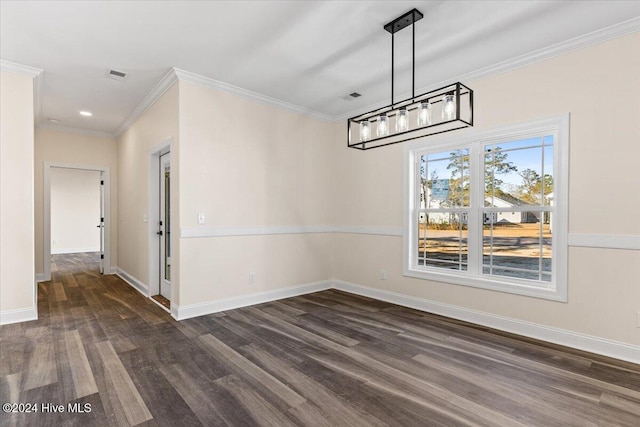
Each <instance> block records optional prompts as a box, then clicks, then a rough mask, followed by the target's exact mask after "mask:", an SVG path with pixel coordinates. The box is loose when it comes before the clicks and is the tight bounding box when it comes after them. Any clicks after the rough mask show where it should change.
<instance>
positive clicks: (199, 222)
mask: <svg viewBox="0 0 640 427" xmlns="http://www.w3.org/2000/svg"><path fill="white" fill-rule="evenodd" d="M198 224H204V214H203V213H199V214H198Z"/></svg>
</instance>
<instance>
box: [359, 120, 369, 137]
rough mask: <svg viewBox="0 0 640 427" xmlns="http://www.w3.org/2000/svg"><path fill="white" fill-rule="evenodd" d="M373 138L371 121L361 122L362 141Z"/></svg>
mask: <svg viewBox="0 0 640 427" xmlns="http://www.w3.org/2000/svg"><path fill="white" fill-rule="evenodd" d="M370 138H371V128H370V127H369V121H368V120H365V121H364V122H360V142H364V141H368V140H369V139H370Z"/></svg>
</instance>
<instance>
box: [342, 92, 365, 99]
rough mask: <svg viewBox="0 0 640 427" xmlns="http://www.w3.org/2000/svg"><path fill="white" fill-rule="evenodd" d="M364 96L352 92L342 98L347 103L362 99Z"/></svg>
mask: <svg viewBox="0 0 640 427" xmlns="http://www.w3.org/2000/svg"><path fill="white" fill-rule="evenodd" d="M361 96H362V95H360V94H359V93H358V92H352V93H350V94H349V95H345V96H343V97H342V99H344V100H345V101H353V100H354V99H356V98H360V97H361Z"/></svg>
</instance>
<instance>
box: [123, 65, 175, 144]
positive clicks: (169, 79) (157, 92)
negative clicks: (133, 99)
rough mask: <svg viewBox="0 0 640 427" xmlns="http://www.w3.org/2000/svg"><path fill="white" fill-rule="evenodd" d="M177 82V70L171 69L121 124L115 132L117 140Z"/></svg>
mask: <svg viewBox="0 0 640 427" xmlns="http://www.w3.org/2000/svg"><path fill="white" fill-rule="evenodd" d="M177 81H178V77H177V75H176V72H175V68H171V69H170V70H169V71H168V72H167V73H166V74H165V75H164V76H163V77H162V79H160V81H159V82H158V84H156V85H155V86H154V87H153V89H151V91H150V92H149V93H148V94H147V96H145V97H144V98H143V99H142V101H140V103H139V104H138V106H137V107H136V108H134V109H133V111H131V113H129V115H128V116H127V118H126V119H124V121H123V122H122V123H120V126H118V128H117V129H116V130H115V131H114V132H113V134H114V135H115V136H116V138H120V137H121V136H122V134H123V133H125V132H126V131H127V129H129V128H130V127H131V125H133V124H134V123H135V122H136V120H138V119H139V118H140V116H142V115H143V114H144V113H145V111H147V110H148V109H149V108H151V106H152V105H153V104H154V103H155V102H156V101H157V100H158V99H160V97H161V96H162V95H164V94H165V92H166V91H167V90H169V88H171V86H173V84H174V83H175V82H177Z"/></svg>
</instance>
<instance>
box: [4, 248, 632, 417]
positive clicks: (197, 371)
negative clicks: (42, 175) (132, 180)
mask: <svg viewBox="0 0 640 427" xmlns="http://www.w3.org/2000/svg"><path fill="white" fill-rule="evenodd" d="M97 265H98V264H97V259H96V258H95V256H94V255H93V254H80V255H78V254H76V255H70V256H56V257H55V266H54V268H53V280H52V281H51V282H46V283H41V284H40V285H39V290H38V310H39V320H37V321H33V322H25V323H21V324H14V325H6V326H2V327H0V395H1V396H2V399H1V400H2V402H3V403H4V402H14V403H19V402H21V403H28V404H33V403H37V404H38V405H40V404H51V405H64V406H63V408H64V413H58V412H43V411H42V408H39V412H38V413H9V414H7V413H2V414H1V415H0V416H1V417H2V418H1V424H2V425H17V426H24V425H42V426H54V425H78V426H87V425H96V426H103V425H123V426H125V425H146V426H153V425H166V426H195V425H206V426H215V425H232V426H252V425H264V426H288V425H308V426H382V425H402V426H457V425H464V426H471V425H473V426H475V425H481V426H515V425H530V426H633V427H637V426H640V366H639V365H634V364H631V363H625V362H620V361H615V360H612V359H608V358H605V357H601V356H596V355H592V354H588V353H584V352H579V351H575V350H570V349H566V348H563V347H560V346H554V345H551V344H545V343H540V342H537V341H535V340H530V339H525V338H520V337H516V336H513V335H509V334H505V333H501V332H497V331H492V330H488V329H486V328H482V327H477V326H473V325H470V324H467V323H464V322H458V321H453V320H448V319H445V318H442V317H438V316H433V315H429V314H426V313H422V312H419V311H415V310H411V309H407V308H403V307H400V306H396V305H393V304H388V303H385V302H380V301H375V300H371V299H367V298H362V297H359V296H355V295H351V294H347V293H343V292H338V291H325V292H319V293H315V294H310V295H305V296H301V297H295V298H290V299H286V300H282V301H277V302H271V303H267V304H261V305H258V306H254V307H248V308H243V309H238V310H232V311H227V312H224V313H217V314H212V315H208V316H203V317H198V318H194V319H189V320H185V321H181V322H176V321H174V320H173V319H172V318H171V317H170V316H169V314H168V313H166V312H165V311H163V310H162V309H161V308H160V307H158V306H157V305H156V304H154V303H153V302H151V301H150V300H149V299H146V298H144V297H143V296H142V295H140V294H139V293H138V292H137V291H135V290H134V289H132V288H131V287H130V286H128V285H127V284H126V283H124V282H123V281H122V280H120V279H119V278H118V277H116V276H101V275H100V274H98V270H97ZM68 404H80V405H79V406H76V407H75V408H82V409H85V410H86V409H87V408H88V406H84V405H85V404H89V405H90V409H91V410H90V412H86V411H85V412H84V413H77V412H76V413H69V409H70V408H69V406H68ZM72 408H73V406H72ZM48 409H49V411H51V406H50V407H48Z"/></svg>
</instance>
